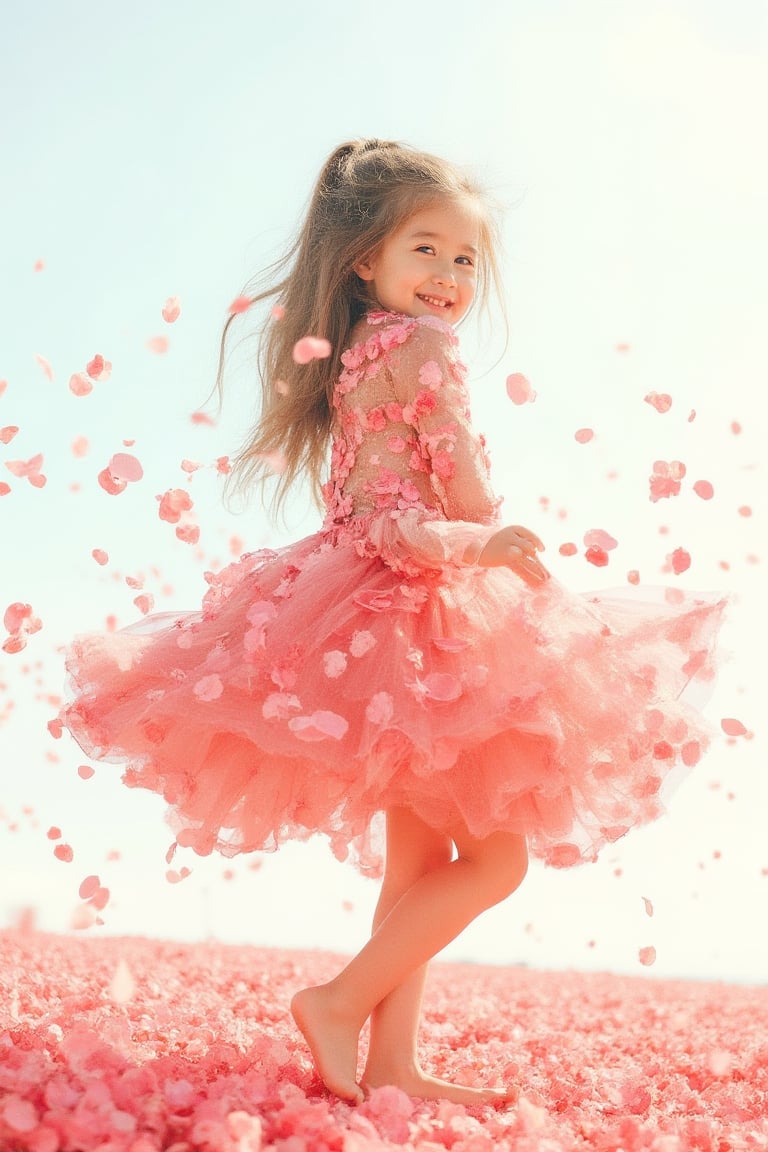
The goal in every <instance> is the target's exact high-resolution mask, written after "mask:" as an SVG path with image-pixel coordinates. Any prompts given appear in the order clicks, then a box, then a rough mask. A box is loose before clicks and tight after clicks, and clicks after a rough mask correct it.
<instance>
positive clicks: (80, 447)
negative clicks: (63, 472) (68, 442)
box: [72, 436, 90, 460]
mask: <svg viewBox="0 0 768 1152" xmlns="http://www.w3.org/2000/svg"><path fill="white" fill-rule="evenodd" d="M89 447H90V445H89V444H88V439H87V437H86V436H76V437H75V439H74V440H73V441H72V455H73V456H75V457H77V459H78V460H82V458H83V457H84V456H87V455H88V448H89Z"/></svg>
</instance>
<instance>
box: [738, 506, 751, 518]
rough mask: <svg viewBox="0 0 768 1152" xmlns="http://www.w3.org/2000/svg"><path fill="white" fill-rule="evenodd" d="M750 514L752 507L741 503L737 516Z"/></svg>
mask: <svg viewBox="0 0 768 1152" xmlns="http://www.w3.org/2000/svg"><path fill="white" fill-rule="evenodd" d="M751 515H752V509H751V508H750V506H749V504H742V505H741V507H740V508H739V516H745V517H749V516H751Z"/></svg>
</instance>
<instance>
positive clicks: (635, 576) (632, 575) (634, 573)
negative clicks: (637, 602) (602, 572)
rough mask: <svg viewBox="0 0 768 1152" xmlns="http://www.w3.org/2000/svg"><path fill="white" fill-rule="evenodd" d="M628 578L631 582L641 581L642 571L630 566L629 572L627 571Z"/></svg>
mask: <svg viewBox="0 0 768 1152" xmlns="http://www.w3.org/2000/svg"><path fill="white" fill-rule="evenodd" d="M627 580H628V581H629V583H630V584H639V583H640V573H639V572H638V570H637V568H630V570H629V572H627Z"/></svg>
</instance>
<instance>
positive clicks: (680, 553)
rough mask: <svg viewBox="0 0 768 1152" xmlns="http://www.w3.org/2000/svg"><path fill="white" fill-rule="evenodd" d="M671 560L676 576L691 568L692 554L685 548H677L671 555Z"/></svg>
mask: <svg viewBox="0 0 768 1152" xmlns="http://www.w3.org/2000/svg"><path fill="white" fill-rule="evenodd" d="M669 561H670V563H671V565H672V571H673V572H674V573H675V575H676V576H679V575H680V573H681V572H687V571H688V569H689V568H690V566H691V554H690V552H686V550H685V548H675V550H674V552H673V553H672V555H671V556H670V557H669Z"/></svg>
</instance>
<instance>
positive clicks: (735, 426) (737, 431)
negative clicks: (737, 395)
mask: <svg viewBox="0 0 768 1152" xmlns="http://www.w3.org/2000/svg"><path fill="white" fill-rule="evenodd" d="M731 432H733V434H734V436H740V435H741V424H740V423H739V421H738V420H732V421H731Z"/></svg>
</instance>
